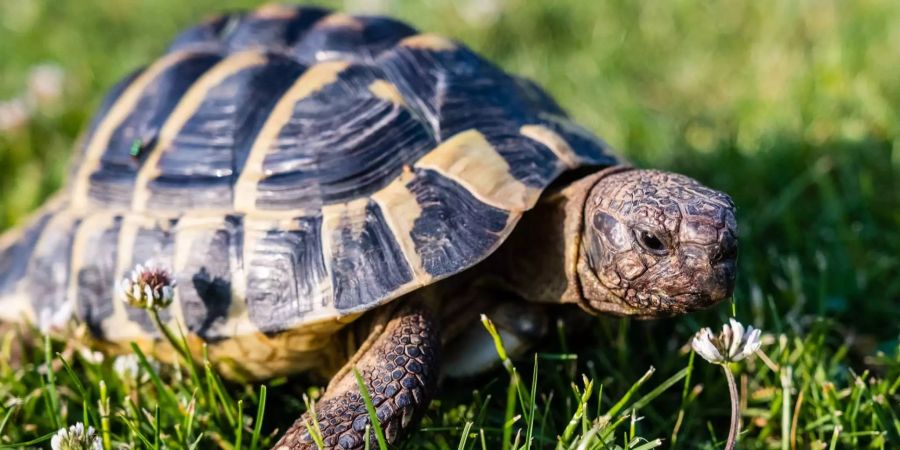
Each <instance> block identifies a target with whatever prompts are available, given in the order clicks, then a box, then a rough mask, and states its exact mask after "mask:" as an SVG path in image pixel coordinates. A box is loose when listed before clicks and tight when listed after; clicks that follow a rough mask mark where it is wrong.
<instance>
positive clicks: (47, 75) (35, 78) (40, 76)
mask: <svg viewBox="0 0 900 450" xmlns="http://www.w3.org/2000/svg"><path fill="white" fill-rule="evenodd" d="M64 82H65V72H64V71H63V69H62V68H61V67H60V66H58V65H56V64H39V65H37V66H34V67H33V68H32V69H31V73H29V74H28V97H29V99H30V101H31V102H32V103H33V104H34V105H35V106H48V105H52V104H53V103H55V102H56V101H57V100H59V98H60V97H61V96H62V92H63V83H64Z"/></svg>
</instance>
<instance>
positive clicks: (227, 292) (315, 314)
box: [0, 6, 616, 341]
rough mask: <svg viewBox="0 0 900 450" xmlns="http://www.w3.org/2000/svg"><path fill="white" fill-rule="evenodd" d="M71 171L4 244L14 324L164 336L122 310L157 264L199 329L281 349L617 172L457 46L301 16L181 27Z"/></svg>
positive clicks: (468, 262) (276, 11) (530, 98)
mask: <svg viewBox="0 0 900 450" xmlns="http://www.w3.org/2000/svg"><path fill="white" fill-rule="evenodd" d="M76 160H77V164H76V166H75V167H74V169H73V172H74V176H73V178H72V180H70V183H71V185H70V187H69V189H67V192H66V193H65V194H64V197H65V201H64V202H62V203H60V204H59V205H57V206H56V209H54V210H48V211H45V212H44V213H43V214H44V215H43V216H40V217H41V218H40V219H38V220H37V221H36V222H34V223H33V224H32V225H31V226H29V227H27V228H23V229H20V230H16V231H13V232H12V233H15V234H9V235H8V236H7V237H4V238H3V240H0V318H15V319H17V318H19V317H13V316H21V315H22V314H24V315H25V316H27V317H30V318H31V319H32V320H39V321H41V320H44V319H42V318H41V315H42V314H44V313H41V311H46V310H48V309H49V310H64V308H66V307H69V308H74V310H75V311H76V313H77V315H78V316H79V317H80V318H81V319H82V320H84V321H86V322H87V323H88V325H89V326H90V327H91V329H92V330H93V331H95V332H96V333H97V334H99V335H101V336H104V337H106V338H107V339H110V340H114V341H125V340H129V339H136V338H142V337H147V336H148V333H150V331H151V327H150V326H149V322H148V321H147V317H146V315H145V314H144V313H143V312H139V311H133V310H128V309H126V308H125V306H124V305H122V304H120V303H119V302H114V300H113V298H114V295H113V294H114V293H113V285H114V282H115V280H117V279H119V278H121V277H123V276H125V275H126V274H127V273H128V271H129V270H130V269H131V267H132V265H133V264H135V263H137V262H142V261H144V260H146V259H148V258H157V259H160V260H162V261H163V262H164V263H166V264H170V265H171V266H172V268H173V269H174V273H176V274H177V276H178V282H179V283H178V289H177V295H176V297H177V298H176V305H173V307H172V308H170V309H169V311H168V312H167V314H171V318H172V319H175V320H178V321H179V322H180V323H182V324H184V325H185V326H187V328H188V329H189V330H190V331H191V332H193V333H194V334H197V335H199V336H200V337H201V338H203V339H205V340H210V341H215V340H220V339H225V338H229V337H234V336H239V335H249V334H253V333H256V332H258V331H262V332H264V333H266V334H268V335H274V334H277V333H279V332H282V331H285V330H291V329H297V328H298V327H301V326H303V325H305V324H310V323H313V322H320V321H323V320H335V319H339V318H341V317H344V316H347V315H348V314H352V313H357V312H362V311H365V310H368V309H370V308H373V307H374V306H376V305H379V304H382V303H384V302H387V301H389V300H391V299H393V298H396V297H398V296H400V295H402V294H404V293H406V292H409V291H412V290H414V289H416V288H418V287H420V286H423V285H426V284H429V283H432V282H433V281H435V280H437V279H439V278H442V277H445V276H449V275H452V274H454V273H457V272H459V271H461V270H463V269H465V268H468V267H471V266H472V265H474V264H476V263H477V262H478V261H480V260H482V259H483V258H484V257H486V256H487V255H488V254H490V253H491V252H492V251H493V250H494V249H495V248H496V247H497V246H498V245H500V243H501V242H502V240H503V239H504V238H505V237H506V236H507V235H508V234H509V232H510V230H511V228H512V226H513V225H515V223H516V221H517V220H518V218H519V217H520V215H521V214H522V213H523V212H524V211H526V210H528V209H530V208H531V207H532V206H533V205H534V202H535V201H536V200H537V197H538V196H539V195H540V193H541V191H542V190H543V189H544V188H546V187H547V186H548V185H549V184H550V183H551V182H552V181H553V180H554V179H556V178H557V177H558V176H559V175H561V174H562V173H563V172H565V171H567V170H571V169H575V168H579V167H585V166H606V165H610V164H613V163H615V162H616V160H615V158H614V157H613V156H611V155H610V153H609V152H608V149H607V148H606V146H605V145H604V144H603V143H602V142H600V141H599V140H598V139H596V138H595V137H593V136H592V135H591V134H590V133H588V132H586V131H584V130H582V129H580V128H578V127H577V126H576V125H574V124H573V123H572V122H571V121H570V120H569V119H568V118H566V116H565V113H564V112H563V111H562V110H561V109H560V107H559V106H558V105H557V104H556V103H555V102H554V101H553V100H552V99H551V98H550V97H549V96H548V95H547V94H546V93H544V92H543V91H542V90H541V89H540V88H539V87H537V86H536V85H535V84H534V83H532V82H530V81H528V80H524V79H520V78H516V77H512V76H510V75H508V74H506V73H505V72H503V71H502V70H500V69H499V68H497V67H495V66H494V65H492V64H490V63H489V62H487V61H485V60H484V59H482V58H480V57H479V56H478V55H476V54H475V53H474V52H472V51H471V50H469V49H467V48H465V47H464V46H462V45H460V44H458V43H456V42H453V41H450V40H447V39H445V38H441V37H438V36H434V35H421V34H416V31H415V30H414V29H412V28H410V27H409V26H408V25H406V24H403V23H401V22H398V21H395V20H391V19H387V18H380V17H353V16H347V15H343V14H331V13H329V12H328V11H326V10H323V9H319V8H306V7H287V6H267V7H264V8H261V9H259V10H256V11H251V12H239V13H233V14H228V15H225V16H221V17H218V18H213V19H210V20H208V21H206V22H204V23H202V24H200V25H198V26H196V27H194V28H191V29H189V30H187V31H185V32H184V33H182V34H181V35H180V36H178V37H177V38H176V39H175V41H174V42H173V44H172V45H171V47H170V49H169V52H168V53H167V54H166V55H165V56H163V57H162V58H160V59H159V60H158V61H156V62H154V63H153V64H151V65H149V66H148V67H146V68H144V69H142V70H140V71H137V72H135V73H133V74H132V75H130V76H129V77H127V78H126V79H125V80H124V81H122V82H121V83H119V84H118V85H117V86H116V87H115V88H114V89H113V90H112V92H111V93H110V94H109V95H108V97H107V100H106V101H105V102H104V104H103V106H102V107H101V108H100V111H99V113H98V115H97V118H96V119H95V120H94V121H93V122H92V123H91V125H90V126H89V128H88V131H87V132H86V134H85V140H84V143H83V147H82V148H81V149H80V151H79V155H78V156H77V157H76ZM48 224H49V225H48ZM22 299H27V300H25V303H26V304H27V306H22V304H23V303H22V302H23V300H22ZM70 299H75V304H74V305H72V304H71V302H69V301H67V300H70ZM29 302H30V303H29ZM8 305H14V307H8V308H7V306H8Z"/></svg>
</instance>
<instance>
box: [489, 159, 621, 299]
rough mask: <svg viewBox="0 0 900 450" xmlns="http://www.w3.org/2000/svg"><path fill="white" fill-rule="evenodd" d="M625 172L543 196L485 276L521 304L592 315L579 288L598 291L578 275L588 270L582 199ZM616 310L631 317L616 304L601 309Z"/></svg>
mask: <svg viewBox="0 0 900 450" xmlns="http://www.w3.org/2000/svg"><path fill="white" fill-rule="evenodd" d="M629 170H633V168H632V167H630V166H624V165H620V166H612V167H609V168H606V169H603V170H601V171H599V172H597V173H594V174H593V175H590V176H587V177H585V178H582V179H579V180H577V181H575V182H573V183H571V184H569V185H567V186H563V187H561V188H558V189H556V190H555V191H551V192H547V193H546V194H545V195H544V196H543V197H542V198H541V200H540V201H539V202H538V204H537V205H535V207H534V209H532V210H531V211H529V212H528V213H527V214H525V215H524V217H523V218H522V219H521V221H520V222H519V224H518V225H517V226H516V229H515V231H514V232H513V233H512V235H511V236H510V237H509V239H508V240H507V241H506V243H504V244H503V246H502V247H501V248H500V249H499V250H498V251H497V252H496V253H495V254H494V255H493V256H491V258H489V259H488V260H487V261H485V263H484V266H485V268H486V269H487V272H488V273H490V274H491V275H490V276H492V277H493V278H495V279H496V280H497V281H498V282H499V283H500V284H501V285H502V287H503V288H504V289H505V290H508V291H510V292H513V293H515V294H516V295H518V296H519V297H521V298H522V299H524V300H528V301H532V302H538V303H553V304H559V303H569V304H576V305H578V306H580V307H581V308H582V309H585V310H587V311H588V312H590V313H591V314H598V313H599V311H597V310H596V309H595V308H594V307H592V306H591V304H590V303H589V302H588V301H586V300H585V289H592V290H598V289H602V285H600V284H599V282H597V281H596V280H591V279H584V278H585V277H582V276H580V275H579V272H583V273H589V272H590V270H585V269H586V267H587V266H586V265H587V264H589V261H588V260H587V256H586V255H585V252H584V251H583V242H582V241H583V237H584V209H585V205H586V203H587V196H588V195H589V193H590V192H591V190H592V188H593V186H594V185H595V184H596V183H597V182H599V181H600V180H602V179H603V178H605V177H606V176H609V175H611V174H614V173H621V172H625V171H629ZM598 297H600V295H598ZM617 309H621V312H619V314H621V315H628V314H634V313H635V311H632V310H626V309H624V306H622V305H620V304H619V303H618V302H610V304H609V305H608V308H606V309H605V311H606V312H609V311H610V310H617ZM614 314H615V313H614Z"/></svg>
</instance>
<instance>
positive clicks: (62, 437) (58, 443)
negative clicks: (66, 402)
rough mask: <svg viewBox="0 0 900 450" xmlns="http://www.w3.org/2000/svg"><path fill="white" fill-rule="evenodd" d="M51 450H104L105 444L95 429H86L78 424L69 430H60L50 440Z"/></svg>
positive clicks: (81, 424)
mask: <svg viewBox="0 0 900 450" xmlns="http://www.w3.org/2000/svg"><path fill="white" fill-rule="evenodd" d="M50 448H52V449H53V450H102V449H103V444H102V443H101V441H100V436H98V435H97V433H96V432H94V428H93V427H87V429H85V428H84V424H83V423H81V422H78V423H76V424H75V425H72V426H70V427H69V428H60V429H59V431H57V432H56V434H55V435H53V438H52V439H50Z"/></svg>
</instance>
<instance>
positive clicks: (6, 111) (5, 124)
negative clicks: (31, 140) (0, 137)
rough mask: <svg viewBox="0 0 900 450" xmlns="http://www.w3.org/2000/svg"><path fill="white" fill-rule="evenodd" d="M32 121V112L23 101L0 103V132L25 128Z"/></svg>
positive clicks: (18, 99)
mask: <svg viewBox="0 0 900 450" xmlns="http://www.w3.org/2000/svg"><path fill="white" fill-rule="evenodd" d="M30 120H31V111H29V109H28V105H27V104H26V103H25V101H23V100H22V99H20V98H14V99H12V100H7V101H0V132H4V131H12V130H16V129H19V128H24V127H25V125H27V124H28V122H29V121H30Z"/></svg>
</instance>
